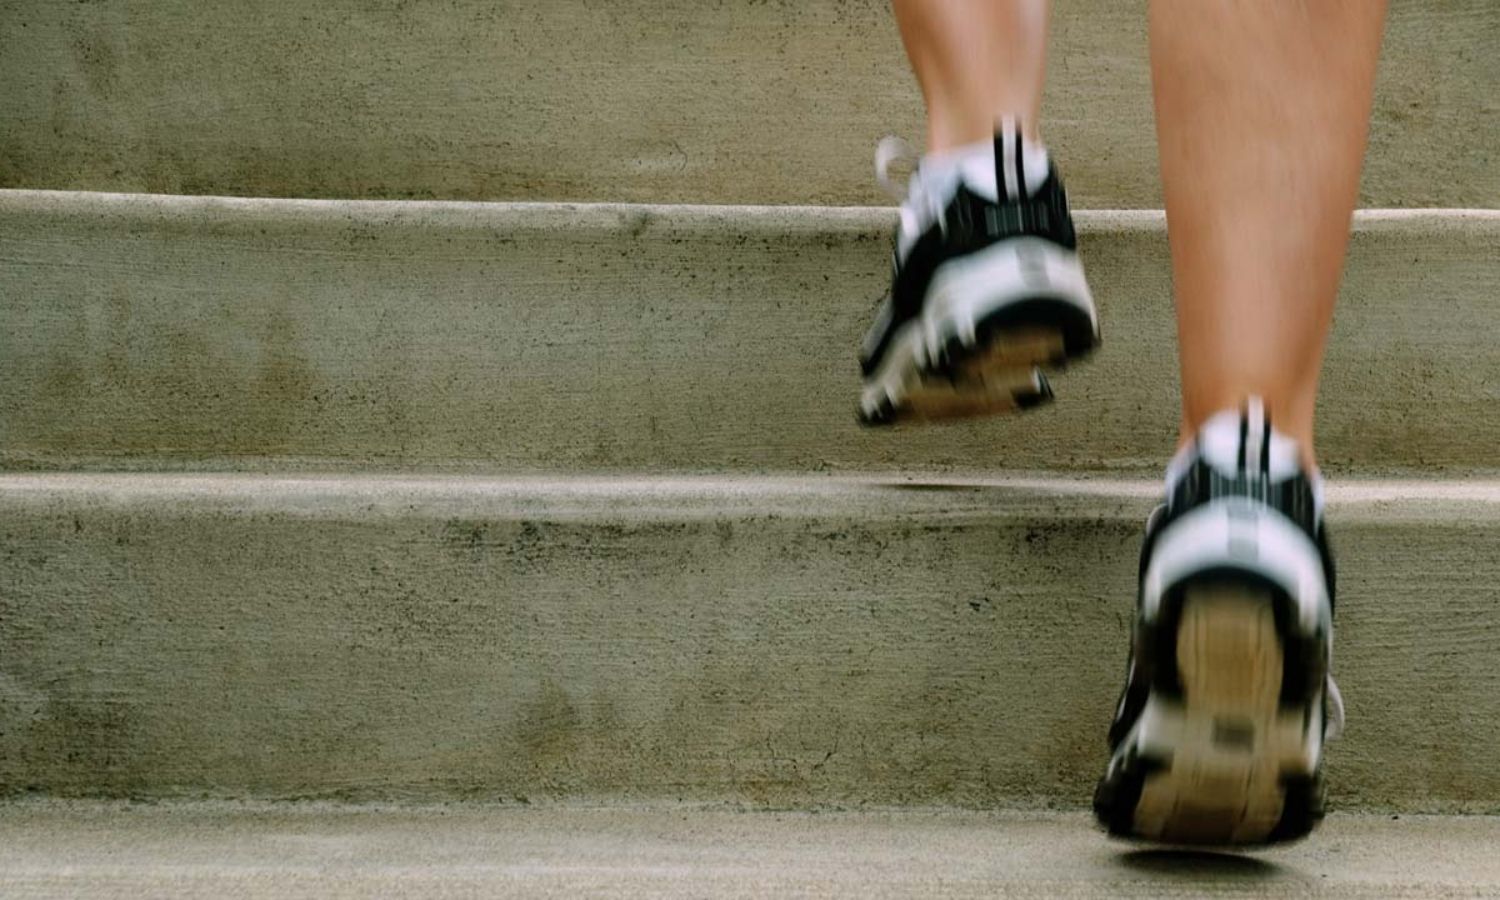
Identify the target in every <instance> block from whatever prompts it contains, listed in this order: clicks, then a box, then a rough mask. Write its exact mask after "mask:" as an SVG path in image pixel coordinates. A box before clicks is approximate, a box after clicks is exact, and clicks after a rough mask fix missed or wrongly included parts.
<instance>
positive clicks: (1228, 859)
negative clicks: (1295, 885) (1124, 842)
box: [1119, 849, 1281, 881]
mask: <svg viewBox="0 0 1500 900" xmlns="http://www.w3.org/2000/svg"><path fill="white" fill-rule="evenodd" d="M1119 860H1120V864H1121V865H1123V866H1124V867H1125V868H1127V869H1133V870H1135V871H1137V872H1146V873H1150V874H1152V875H1166V876H1176V877H1181V878H1201V877H1203V876H1213V877H1217V878H1229V879H1233V880H1236V881H1261V880H1264V879H1268V878H1274V877H1276V876H1277V875H1278V874H1281V867H1280V866H1278V865H1276V864H1275V863H1271V862H1267V861H1265V860H1263V859H1256V858H1255V857H1253V856H1242V855H1240V854H1237V853H1215V852H1213V851H1211V850H1161V849H1155V850H1132V851H1130V852H1129V853H1122V854H1121V855H1120V857H1119Z"/></svg>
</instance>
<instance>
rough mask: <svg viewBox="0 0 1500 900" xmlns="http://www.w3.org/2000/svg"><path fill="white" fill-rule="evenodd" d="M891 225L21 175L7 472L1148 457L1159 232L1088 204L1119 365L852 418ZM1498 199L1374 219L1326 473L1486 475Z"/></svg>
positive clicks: (1097, 363)
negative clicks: (988, 403) (87, 185)
mask: <svg viewBox="0 0 1500 900" xmlns="http://www.w3.org/2000/svg"><path fill="white" fill-rule="evenodd" d="M893 218H894V216H893V214H892V213H891V212H890V211H888V210H882V209H855V208H802V207H799V208H783V207H682V206H665V207H661V206H629V205H626V206H615V205H583V206H577V205H565V204H538V205H532V204H465V203H427V202H406V203H398V202H384V203H383V202H368V201H366V202H349V201H343V202H336V201H271V200H230V199H214V198H190V197H166V196H155V195H105V194H88V193H51V192H28V191H14V192H3V193H0V298H4V299H3V302H0V359H3V360H5V365H4V366H0V464H3V465H4V466H7V467H10V468H17V467H24V466H40V467H48V466H52V467H56V466H63V467H99V466H106V467H143V468H147V469H162V468H180V467H195V468H235V467H243V466H253V467H265V466H277V467H296V466H306V465H314V466H317V467H320V468H326V467H336V466H345V467H356V468H368V467H372V466H373V467H414V466H415V467H450V466H461V467H469V468H476V467H477V468H488V469H491V470H494V469H496V468H498V469H501V470H506V471H520V470H559V469H573V470H577V469H601V468H621V469H658V470H665V469H673V470H684V469H687V470H721V469H725V468H730V469H739V470H747V469H750V470H754V469H761V470H767V469H769V470H793V469H815V470H819V469H850V468H857V469H869V468H872V467H875V468H887V469H889V468H892V467H898V466H902V467H907V466H917V467H946V466H957V467H976V466H979V467H984V466H1005V467H1010V468H1038V469H1040V468H1047V469H1052V468H1057V467H1061V468H1073V469H1096V468H1111V469H1113V468H1134V469H1136V470H1139V471H1147V470H1149V471H1152V472H1154V471H1156V470H1157V469H1158V467H1159V466H1160V465H1161V463H1162V461H1163V460H1164V459H1165V458H1166V456H1167V455H1168V454H1169V453H1170V452H1171V449H1172V446H1173V443H1174V441H1175V440H1176V434H1177V426H1176V410H1177V408H1178V399H1177V388H1176V380H1177V375H1176V360H1175V354H1174V350H1173V336H1174V332H1175V328H1174V324H1173V319H1172V309H1171V300H1170V287H1171V286H1170V265H1169V262H1168V258H1167V242H1166V238H1165V231H1164V224H1163V219H1162V217H1161V215H1160V213H1155V212H1144V211H1143V212H1088V213H1081V214H1080V215H1079V221H1080V226H1081V228H1082V229H1083V238H1082V241H1083V250H1084V253H1085V257H1086V261H1087V264H1088V266H1089V271H1090V273H1091V278H1092V280H1093V283H1094V285H1095V289H1096V294H1097V296H1098V297H1099V300H1100V305H1101V308H1102V312H1103V316H1104V331H1105V347H1104V349H1103V350H1102V351H1101V353H1099V354H1098V356H1097V358H1096V359H1095V360H1093V361H1091V362H1090V363H1089V364H1087V365H1085V366H1082V367H1080V368H1078V369H1077V370H1076V371H1074V372H1071V373H1068V374H1066V375H1064V376H1062V377H1060V378H1058V379H1057V387H1058V391H1059V394H1060V397H1061V399H1060V402H1059V403H1058V404H1057V406H1056V407H1055V408H1053V409H1049V410H1043V411H1039V412H1037V413H1035V414H1030V415H1027V416H1025V417H1022V418H1019V419H1010V420H1003V421H993V420H992V421H988V422H983V423H978V424H974V425H969V426H963V427H955V428H935V429H934V428H929V429H914V430H908V431H904V432H899V433H892V432H889V431H876V432H871V431H865V430H861V429H859V428H858V427H857V426H856V425H855V424H854V413H853V409H854V398H855V396H856V393H857V388H858V377H857V368H856V365H855V360H854V357H855V352H856V348H857V346H858V344H859V341H860V340H861V338H862V337H863V333H864V330H865V328H866V327H868V323H869V321H870V319H871V318H872V311H873V309H874V307H875V305H876V303H877V302H878V300H879V298H880V296H881V295H882V293H883V292H884V290H885V288H886V286H887V284H888V282H887V278H888V275H887V261H886V259H887V253H888V246H889V244H888V230H889V228H890V225H891V220H892V219H893ZM1497 246H1500V211H1420V212H1418V211H1412V212H1398V211H1384V212H1371V213H1364V214H1361V215H1360V217H1359V218H1358V220H1357V226H1356V233H1355V238H1354V241H1353V249H1352V253H1351V257H1350V262H1349V272H1348V278H1347V281H1346V288H1345V292H1344V300H1345V302H1344V305H1343V306H1342V307H1341V309H1340V312H1339V316H1338V321H1337V323H1336V325H1335V328H1334V333H1333V339H1332V346H1331V349H1330V353H1329V361H1328V367H1327V369H1328V371H1327V375H1326V378H1325V382H1324V390H1323V398H1324V404H1323V415H1322V420H1321V421H1322V434H1321V443H1322V448H1321V449H1322V452H1323V456H1324V461H1325V463H1326V464H1327V465H1328V466H1329V467H1330V469H1331V470H1333V471H1341V470H1347V469H1350V468H1360V469H1362V470H1365V471H1370V470H1376V469H1379V470H1386V471H1391V470H1402V469H1409V470H1418V469H1420V470H1421V471H1425V472H1434V471H1437V470H1441V469H1444V468H1448V469H1455V470H1462V469H1470V470H1473V469H1486V468H1491V469H1492V468H1493V467H1494V466H1495V465H1496V456H1495V453H1494V449H1493V448H1494V447H1495V446H1496V445H1497V444H1500V417H1496V416H1494V415H1492V414H1491V413H1492V411H1493V407H1494V403H1495V399H1496V396H1497V390H1500V389H1497V382H1496V377H1495V373H1496V372H1497V371H1500V350H1497V347H1496V344H1495V342H1494V341H1493V340H1492V338H1491V336H1492V335H1493V333H1494V327H1495V323H1496V310H1495V303H1494V295H1495V290H1496V285H1497V284H1500V256H1497V254H1496V253H1495V248H1496V247H1497Z"/></svg>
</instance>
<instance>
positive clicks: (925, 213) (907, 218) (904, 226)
mask: <svg viewBox="0 0 1500 900" xmlns="http://www.w3.org/2000/svg"><path fill="white" fill-rule="evenodd" d="M915 159H917V154H916V152H915V151H914V150H912V147H911V144H909V143H907V141H906V140H905V139H904V138H899V137H897V136H895V135H893V134H888V135H886V136H885V137H883V138H881V139H880V143H878V144H876V145H875V180H876V181H877V182H879V184H880V186H881V187H882V188H884V189H885V192H886V193H887V194H890V195H891V197H892V198H894V199H896V200H898V201H900V206H899V207H898V208H897V212H898V214H899V215H900V216H901V229H900V231H898V232H897V234H898V237H897V241H898V245H899V244H900V243H902V242H904V241H907V240H913V239H915V238H916V236H917V235H918V234H920V233H921V232H922V228H923V219H924V218H925V219H928V220H937V219H940V218H941V217H942V210H941V209H940V208H938V206H937V202H936V198H934V197H933V196H931V194H930V192H929V191H927V190H926V189H925V186H924V185H923V184H922V171H921V169H920V168H914V169H913V170H912V173H911V177H910V178H909V179H907V183H906V187H905V188H904V189H903V188H902V186H901V184H900V182H898V181H897V180H896V179H895V178H893V177H891V167H892V166H893V165H894V164H895V163H898V162H901V161H903V160H915Z"/></svg>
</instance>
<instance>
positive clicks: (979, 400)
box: [859, 297, 1099, 425]
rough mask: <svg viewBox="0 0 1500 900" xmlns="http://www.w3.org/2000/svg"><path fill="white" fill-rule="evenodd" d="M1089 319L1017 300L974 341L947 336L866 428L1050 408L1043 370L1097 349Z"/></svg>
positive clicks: (865, 420) (863, 416) (1069, 307)
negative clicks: (934, 352) (934, 354)
mask: <svg viewBox="0 0 1500 900" xmlns="http://www.w3.org/2000/svg"><path fill="white" fill-rule="evenodd" d="M1098 343H1099V342H1098V337H1097V335H1096V334H1095V330H1094V325H1093V322H1092V320H1090V319H1089V317H1088V316H1087V314H1085V313H1084V312H1083V311H1082V310H1080V309H1078V308H1077V307H1076V306H1074V305H1073V304H1071V303H1068V302H1067V301H1064V300H1058V299H1055V298H1045V297H1043V298H1032V299H1028V300H1022V301H1018V302H1016V303H1014V304H1011V305H1009V306H1007V307H1005V308H1003V309H1000V310H997V311H996V312H995V313H992V314H991V315H990V316H988V317H987V318H986V319H984V320H983V321H981V322H979V323H977V324H976V326H975V329H974V331H973V333H972V334H971V335H968V336H967V337H966V336H965V335H962V334H949V335H947V336H946V338H945V339H944V342H943V346H942V349H941V350H940V351H939V352H938V353H937V354H936V358H935V359H933V360H931V361H924V362H926V363H927V364H926V365H924V366H922V367H920V368H919V369H918V370H917V371H916V372H914V373H912V377H911V381H910V383H908V384H906V385H903V388H902V390H901V396H899V397H891V396H890V393H889V391H887V392H885V395H884V397H883V399H882V400H881V401H877V403H876V405H875V409H874V410H873V411H869V410H865V409H861V410H860V416H859V419H860V422H861V423H862V424H865V425H893V424H899V423H903V422H944V421H961V420H964V419H970V418H975V417H978V416H986V415H996V414H1007V413H1014V412H1019V411H1022V410H1027V409H1033V408H1035V407H1038V406H1042V405H1045V404H1047V403H1048V402H1050V401H1051V400H1052V398H1053V393H1052V387H1051V384H1050V382H1049V381H1048V380H1047V378H1046V376H1045V374H1043V372H1042V371H1041V369H1042V368H1049V369H1059V368H1063V367H1065V366H1066V365H1067V364H1068V363H1069V362H1070V361H1076V360H1080V359H1082V358H1084V357H1086V356H1087V355H1089V354H1090V353H1092V352H1093V351H1094V350H1095V349H1096V348H1097V347H1098Z"/></svg>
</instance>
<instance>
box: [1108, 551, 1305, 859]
mask: <svg viewBox="0 0 1500 900" xmlns="http://www.w3.org/2000/svg"><path fill="white" fill-rule="evenodd" d="M1295 621H1296V617H1295V615H1294V614H1293V611H1292V601H1291V599H1290V598H1289V597H1287V596H1285V594H1284V593H1281V592H1279V591H1277V590H1276V589H1274V588H1273V587H1272V586H1271V585H1269V584H1268V583H1266V582H1264V581H1262V580H1259V579H1257V578H1255V577H1254V576H1253V575H1252V574H1250V573H1224V572H1219V573H1206V574H1205V575H1203V576H1201V577H1197V578H1195V579H1193V580H1191V581H1188V582H1184V583H1183V584H1182V585H1181V586H1179V588H1177V589H1176V590H1174V591H1173V592H1172V593H1171V595H1170V596H1169V597H1168V598H1166V600H1165V602H1164V605H1163V608H1162V614H1161V616H1160V617H1159V619H1158V620H1157V622H1156V623H1155V624H1154V625H1149V626H1147V625H1143V626H1142V627H1140V628H1138V631H1137V646H1136V657H1135V659H1136V664H1137V665H1138V666H1141V667H1142V668H1143V671H1142V672H1141V673H1140V676H1141V677H1143V678H1145V679H1147V680H1148V681H1149V683H1150V685H1151V688H1150V695H1149V697H1148V699H1147V700H1146V704H1145V707H1144V709H1142V710H1141V711H1140V712H1139V714H1138V716H1137V719H1136V721H1135V723H1134V724H1133V725H1132V729H1131V732H1130V733H1129V734H1128V735H1127V736H1126V737H1125V739H1124V740H1123V741H1122V742H1121V744H1120V746H1119V747H1118V748H1117V749H1116V752H1115V754H1114V757H1113V758H1112V759H1111V763H1110V768H1109V771H1108V772H1107V773H1106V775H1105V777H1104V778H1103V779H1101V781H1100V783H1099V786H1098V789H1097V790H1096V792H1095V796H1094V811H1095V814H1096V816H1097V817H1098V820H1099V822H1100V824H1101V825H1103V826H1104V828H1105V829H1106V830H1108V831H1109V833H1110V834H1112V835H1114V836H1116V837H1122V838H1130V839H1138V840H1146V841H1153V842H1162V843H1171V844H1192V845H1212V846H1253V845H1264V844H1272V843H1280V842H1284V841H1290V840H1297V839H1299V838H1302V837H1305V836H1306V835H1307V834H1309V833H1310V832H1311V831H1312V830H1313V829H1314V828H1315V827H1316V826H1317V824H1318V822H1319V821H1321V819H1322V817H1323V809H1324V802H1323V796H1324V795H1323V784H1322V778H1321V771H1320V767H1321V750H1322V728H1323V716H1322V697H1323V694H1322V692H1323V679H1324V677H1325V675H1326V662H1325V660H1326V658H1327V657H1326V649H1327V643H1326V640H1327V639H1326V636H1324V635H1321V634H1320V635H1313V636H1311V637H1308V636H1303V635H1300V634H1298V633H1297V631H1296V628H1295V627H1294V625H1293V623H1294V622H1295Z"/></svg>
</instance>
